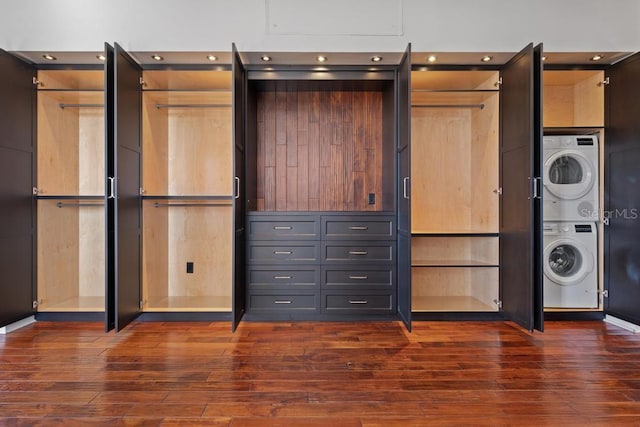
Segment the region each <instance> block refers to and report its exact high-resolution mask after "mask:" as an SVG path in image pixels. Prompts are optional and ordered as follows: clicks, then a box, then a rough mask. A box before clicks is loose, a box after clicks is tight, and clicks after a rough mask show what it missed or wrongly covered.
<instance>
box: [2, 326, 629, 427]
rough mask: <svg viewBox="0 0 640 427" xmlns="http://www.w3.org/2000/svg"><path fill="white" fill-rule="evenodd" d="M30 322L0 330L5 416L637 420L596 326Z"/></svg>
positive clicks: (76, 419) (620, 365) (368, 422)
mask: <svg viewBox="0 0 640 427" xmlns="http://www.w3.org/2000/svg"><path fill="white" fill-rule="evenodd" d="M545 326H546V328H545V333H544V334H537V333H536V334H529V333H524V332H523V331H522V330H521V329H519V328H516V327H514V326H513V324H511V323H508V322H507V323H505V322H414V323H413V331H412V333H411V334H407V333H406V331H405V330H404V328H403V326H402V325H401V324H400V323H399V322H360V323H334V322H331V323H313V322H306V323H300V322H297V323H290V322H289V323H286V322H280V323H256V322H254V323H249V322H246V323H242V324H241V325H240V326H239V328H238V330H237V331H236V332H235V333H232V332H231V331H230V329H229V324H228V322H213V323H208V322H205V323H198V322H191V323H180V322H171V323H161V322H134V323H132V324H131V326H130V327H128V328H126V329H125V330H123V331H121V332H120V333H118V334H116V335H114V334H105V333H104V332H103V326H102V325H101V324H100V323H59V322H56V323H51V322H38V323H36V324H33V325H30V326H27V327H25V328H22V329H20V330H17V331H15V332H12V333H11V334H9V335H6V336H0V363H1V364H2V371H1V372H0V377H1V379H2V381H1V382H0V424H2V425H5V424H6V425H24V426H31V425H61V426H62V425H64V426H75V425H78V426H82V425H88V424H91V425H93V424H95V425H105V426H106V425H129V424H134V425H154V426H155V425H180V426H182V425H224V426H264V425H279V426H307V425H309V426H315V425H317V426H326V425H336V426H343V425H344V426H350V425H354V426H360V425H363V426H385V427H386V426H399V427H400V426H403V427H404V426H415V425H424V426H427V425H428V426H432V425H442V426H454V425H483V426H495V425H505V426H520V425H549V426H555V425H561V424H562V425H567V426H569V425H571V426H581V425H602V426H605V425H606V426H609V425H620V426H622V425H638V423H640V393H639V392H638V389H639V386H640V361H638V358H637V354H638V353H639V352H640V337H639V336H637V335H636V334H633V333H631V332H627V331H624V330H622V329H619V328H616V327H613V326H611V325H607V324H606V323H603V322H547V323H546V324H545Z"/></svg>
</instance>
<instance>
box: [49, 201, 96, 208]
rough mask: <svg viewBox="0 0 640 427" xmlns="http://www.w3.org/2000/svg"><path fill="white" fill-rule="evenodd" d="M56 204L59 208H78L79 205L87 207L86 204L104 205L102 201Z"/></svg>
mask: <svg viewBox="0 0 640 427" xmlns="http://www.w3.org/2000/svg"><path fill="white" fill-rule="evenodd" d="M56 206H57V207H59V208H80V207H88V206H104V203H62V202H58V203H56Z"/></svg>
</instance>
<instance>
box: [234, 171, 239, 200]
mask: <svg viewBox="0 0 640 427" xmlns="http://www.w3.org/2000/svg"><path fill="white" fill-rule="evenodd" d="M235 180H236V194H235V196H234V199H239V198H240V178H238V177H237V176H236V177H235Z"/></svg>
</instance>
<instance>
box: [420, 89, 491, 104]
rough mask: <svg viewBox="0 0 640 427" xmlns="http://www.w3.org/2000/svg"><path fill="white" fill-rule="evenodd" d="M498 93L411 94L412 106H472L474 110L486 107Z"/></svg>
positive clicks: (445, 92) (428, 92) (439, 92)
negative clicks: (479, 106) (480, 106)
mask: <svg viewBox="0 0 640 427" xmlns="http://www.w3.org/2000/svg"><path fill="white" fill-rule="evenodd" d="M498 93H499V92H498V91H495V90H490V91H486V90H483V91H455V92H448V91H444V92H443V91H426V92H411V106H412V107H418V108H419V107H420V106H424V105H427V106H433V105H447V106H461V105H471V106H472V107H468V108H474V107H475V106H477V105H482V108H484V107H485V103H487V102H488V101H489V100H491V98H493V97H496V98H497V97H498V96H499V95H498Z"/></svg>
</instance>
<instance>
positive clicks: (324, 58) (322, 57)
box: [316, 55, 329, 62]
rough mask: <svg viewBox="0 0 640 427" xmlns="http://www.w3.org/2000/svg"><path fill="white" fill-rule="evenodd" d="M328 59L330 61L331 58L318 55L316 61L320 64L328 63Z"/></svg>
mask: <svg viewBox="0 0 640 427" xmlns="http://www.w3.org/2000/svg"><path fill="white" fill-rule="evenodd" d="M327 59H329V58H327V57H326V56H324V55H318V56H316V61H318V62H326V61H327Z"/></svg>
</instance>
